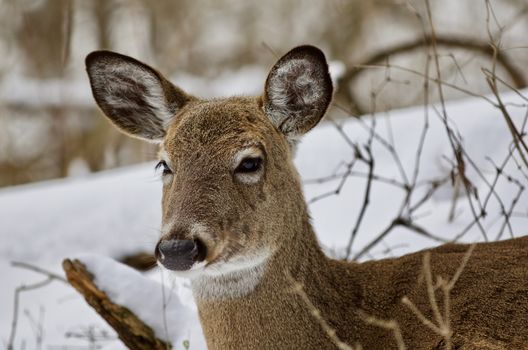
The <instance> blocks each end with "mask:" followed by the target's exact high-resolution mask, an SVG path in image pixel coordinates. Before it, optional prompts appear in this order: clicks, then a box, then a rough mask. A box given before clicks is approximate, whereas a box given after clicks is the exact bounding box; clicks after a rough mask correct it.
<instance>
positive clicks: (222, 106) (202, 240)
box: [86, 46, 528, 350]
mask: <svg viewBox="0 0 528 350" xmlns="http://www.w3.org/2000/svg"><path fill="white" fill-rule="evenodd" d="M86 63H87V69H88V74H89V76H90V81H91V85H92V90H93V93H94V97H95V99H96V101H97V103H98V104H99V106H100V107H101V109H102V110H103V112H104V113H105V114H106V115H107V116H108V117H109V119H110V120H111V121H112V122H113V123H114V124H115V125H116V126H117V127H118V128H120V129H121V130H122V131H124V132H126V133H128V134H131V135H132V136H135V137H139V138H142V139H146V140H149V141H151V142H156V143H158V144H159V145H160V163H159V166H160V167H161V168H163V199H162V209H163V215H162V218H163V223H162V237H161V239H160V241H159V243H158V245H157V247H156V256H157V258H158V261H159V263H160V265H161V266H163V267H165V268H167V269H169V270H171V271H172V272H174V273H177V274H179V275H181V276H186V277H189V278H190V279H191V284H192V288H193V294H194V296H195V299H196V302H197V304H198V309H199V313H200V319H201V323H202V326H203V328H204V332H205V336H206V339H207V343H208V346H209V348H210V349H211V350H213V349H221V350H229V349H334V348H336V345H335V339H334V340H333V339H331V337H330V336H329V332H330V333H331V332H332V330H335V332H336V335H337V337H338V338H339V339H341V340H342V341H344V342H346V343H348V344H349V345H350V346H356V345H360V346H362V347H363V349H392V348H396V344H397V343H396V342H395V337H394V334H393V333H391V332H390V331H388V330H386V329H383V328H381V327H379V326H376V325H373V324H371V323H369V322H366V320H365V315H369V316H372V317H376V318H379V319H382V320H395V321H397V322H398V325H399V327H400V329H401V333H402V336H403V340H404V342H405V345H406V346H407V348H409V349H443V348H444V346H445V344H444V343H442V342H443V341H444V338H445V337H444V336H442V335H440V334H437V333H435V332H433V331H432V330H431V329H430V328H428V327H427V326H426V325H424V323H423V322H422V321H421V320H420V319H418V318H417V317H416V315H414V314H413V313H412V312H411V311H410V310H409V308H408V307H407V306H405V305H403V304H402V301H401V300H402V298H403V297H407V298H409V300H411V301H412V302H413V303H414V305H415V306H416V307H417V308H418V309H419V310H420V311H421V313H423V315H424V316H425V317H426V318H427V319H429V320H434V317H435V315H434V314H433V312H432V311H431V309H432V306H431V302H430V297H431V295H430V294H428V289H427V286H426V284H425V282H424V277H423V274H422V273H421V271H422V255H423V253H416V254H411V255H407V256H404V257H401V258H398V259H387V260H381V261H374V262H367V263H362V264H358V263H346V262H341V261H335V260H332V259H329V258H327V257H326V256H325V255H324V254H323V252H322V251H321V249H320V247H319V245H318V243H317V239H316V236H315V234H314V232H313V230H312V227H311V225H310V219H309V215H308V211H307V208H306V204H305V201H304V197H303V193H302V189H301V185H300V181H299V176H298V174H297V171H296V169H295V167H294V165H293V153H294V149H295V145H296V143H297V140H298V138H299V137H300V136H301V135H302V134H304V133H306V132H307V131H309V130H310V129H311V128H312V127H314V126H315V125H316V124H317V123H318V122H319V120H320V119H321V118H322V116H323V115H324V113H325V111H326V109H327V107H328V104H329V103H330V100H331V96H332V84H331V80H330V77H329V74H328V66H327V64H326V60H325V58H324V55H323V54H322V52H320V51H319V50H318V49H316V48H314V47H310V46H302V47H298V48H295V49H293V50H292V51H290V52H289V53H288V54H286V55H285V56H283V57H282V58H281V59H280V60H279V61H278V62H277V63H276V64H275V66H274V67H273V68H272V70H271V72H270V74H269V76H268V79H267V81H266V84H265V89H264V94H263V96H260V97H231V98H225V99H218V100H201V99H198V98H196V97H194V96H190V95H188V94H186V93H185V92H183V91H182V90H180V89H179V88H177V87H175V86H174V85H172V84H171V83H170V82H168V80H166V79H165V78H164V77H163V76H162V75H161V74H160V73H158V72H157V71H155V70H154V69H152V68H150V67H149V66H146V65H145V64H143V63H141V62H139V61H136V60H134V59H132V58H130V57H126V56H122V55H119V54H116V53H111V52H106V51H101V52H94V53H92V54H90V55H89V56H88V57H87V60H86ZM467 249H468V247H467V246H463V245H445V246H442V247H439V248H436V249H432V250H430V253H431V269H432V273H433V275H434V276H437V275H441V276H442V277H443V278H444V279H449V278H450V277H451V276H453V275H454V274H455V273H456V271H457V268H458V266H459V265H460V264H461V262H462V258H463V256H464V254H465V252H466V250H467ZM527 266H528V239H527V238H523V239H517V240H511V241H505V242H498V243H490V244H482V245H479V246H477V247H476V248H475V250H474V252H473V254H472V256H471V258H470V260H469V262H468V264H467V266H466V268H465V270H464V271H463V273H462V274H461V275H460V278H459V280H458V281H457V283H456V285H455V288H454V289H453V290H452V293H453V297H452V299H451V302H450V303H451V307H450V308H449V310H452V311H451V315H450V318H449V320H450V321H451V329H452V331H453V336H452V339H453V345H454V346H457V347H458V348H460V349H480V348H489V349H498V348H522V346H528V332H527V330H528V282H527V281H528V268H527ZM298 285H301V286H302V292H303V293H305V294H304V295H305V296H306V297H307V299H308V301H309V303H311V304H313V307H314V308H315V310H317V311H316V315H315V316H314V314H313V313H314V309H312V308H311V306H310V304H309V303H307V301H306V300H305V299H304V298H302V294H301V293H299V289H296V291H294V287H295V286H298ZM439 292H440V291H438V290H437V291H436V294H438V293H439ZM436 294H435V295H436ZM439 297H440V295H439ZM440 299H441V298H440ZM440 301H442V300H440ZM440 305H441V302H440ZM440 307H442V305H441V306H440ZM317 314H319V316H317ZM321 320H324V321H325V322H326V323H327V325H328V327H329V329H330V330H329V329H326V330H325V329H324V328H323V327H322V325H321Z"/></svg>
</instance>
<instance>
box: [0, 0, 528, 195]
mask: <svg viewBox="0 0 528 350" xmlns="http://www.w3.org/2000/svg"><path fill="white" fill-rule="evenodd" d="M430 4H431V13H432V14H433V21H434V25H435V31H436V36H437V39H436V40H437V44H438V46H439V47H440V48H441V49H442V48H445V50H444V51H440V53H442V52H445V53H446V54H445V55H441V56H440V65H441V66H442V67H441V68H442V72H443V73H442V74H443V75H442V79H443V80H444V81H446V82H448V83H453V84H456V85H457V86H459V87H462V88H464V89H467V90H470V91H472V92H474V93H477V94H480V93H489V92H490V90H489V87H488V84H487V83H486V79H485V75H484V74H482V71H481V67H482V66H489V65H490V64H491V62H492V59H493V49H492V46H490V44H489V43H490V42H493V41H495V42H496V43H498V44H500V47H501V50H500V54H498V55H497V56H496V59H495V61H496V62H497V67H496V69H497V71H498V75H499V76H501V77H504V79H505V80H506V83H507V84H510V85H511V86H514V87H517V88H522V87H524V86H525V85H526V83H525V81H526V79H527V78H528V77H527V74H526V69H525V67H526V66H527V63H528V50H526V49H525V47H526V46H527V40H528V39H527V35H526V33H527V32H528V4H526V1H525V0H495V1H485V0H431V2H430ZM487 5H492V6H487ZM490 9H492V10H490ZM427 16H428V13H427V8H426V5H425V2H424V1H421V0H416V1H414V0H409V1H398V0H328V1H318V0H289V1H283V0H269V1H265V2H264V1H240V0H226V1H215V0H192V1H191V0H177V1H175V0H173V1H168V0H157V1H139V0H126V1H125V0H90V1H87V0H17V1H14V0H1V1H0V23H1V26H0V52H1V54H0V186H12V185H17V184H23V183H29V182H34V181H41V180H45V179H52V178H61V177H69V176H81V175H84V174H86V173H90V172H96V171H100V170H103V169H108V168H114V167H118V166H122V165H127V164H132V163H137V162H141V161H145V160H149V159H152V158H153V157H154V155H155V150H154V149H153V148H152V146H150V145H146V144H142V143H140V142H137V141H135V140H131V139H129V138H127V137H125V136H121V135H120V134H119V133H117V132H116V131H114V129H113V128H112V127H111V126H110V124H109V123H108V122H107V121H106V120H105V119H104V118H103V117H102V116H101V114H100V112H99V110H98V109H97V107H96V105H95V102H94V101H93V99H92V97H91V92H90V90H89V85H88V81H87V77H86V74H85V72H84V62H83V61H84V57H85V56H86V54H87V53H89V52H90V51H92V50H96V49H109V50H114V51H118V52H121V53H123V54H127V55H131V56H133V57H136V58H138V59H140V60H143V61H144V62H146V63H148V64H150V65H152V66H154V67H156V68H158V69H159V70H160V71H161V72H163V73H164V74H165V75H166V76H168V77H170V78H171V80H172V81H173V82H174V83H175V84H177V85H179V86H181V87H182V88H184V89H185V90H187V91H188V92H190V93H193V94H195V95H198V96H202V97H212V96H222V95H231V94H260V91H261V88H262V86H263V82H264V80H265V77H266V73H267V71H268V70H269V68H270V66H271V65H272V64H273V63H274V62H275V60H276V59H277V57H278V56H281V55H282V54H284V53H285V52H286V51H288V50H289V49H290V48H292V47H294V46H296V45H299V44H306V43H309V44H313V45H316V46H319V47H320V48H322V49H323V50H324V51H325V53H326V54H327V56H328V58H329V60H330V61H331V66H332V73H333V76H334V78H335V81H336V83H337V86H338V90H337V93H336V98H335V101H334V108H333V109H332V111H331V113H330V116H331V117H333V118H346V117H351V116H358V115H361V114H368V113H371V112H373V110H374V109H375V110H376V111H377V112H379V111H383V110H388V109H394V108H400V107H404V106H409V105H416V104H421V103H423V98H424V96H423V88H422V86H423V77H421V76H419V74H415V73H413V72H412V71H414V72H423V71H424V65H425V64H426V63H427V62H429V60H427V59H426V58H427V55H428V53H429V51H428V49H427V45H424V43H429V42H430V38H429V37H428V35H429V34H426V33H430V31H425V30H424V28H427V29H428V24H427V23H428V22H427ZM499 23H501V24H502V25H500V24H499ZM373 65H382V66H383V65H385V67H386V68H385V69H375V68H372V66H373ZM389 66H390V68H389ZM392 67H399V68H398V69H395V68H392ZM403 67H407V68H408V70H407V71H406V70H405V69H403ZM409 70H410V71H411V72H409ZM248 76H249V77H251V78H250V79H248V78H247V77H248ZM242 77H244V78H242ZM388 85H397V86H396V87H394V86H392V87H391V88H386V86H388ZM398 85H401V86H402V87H401V88H400V87H399V86H398ZM432 89H433V88H432ZM373 95H376V105H375V106H373V104H372V96H373ZM437 95H438V94H435V93H431V96H433V97H431V99H432V101H434V98H435V97H434V96H437ZM461 96H463V94H462V93H461V92H460V91H458V90H456V89H452V90H448V91H446V98H447V99H453V98H459V97H461ZM336 106H337V107H336ZM345 111H346V112H345Z"/></svg>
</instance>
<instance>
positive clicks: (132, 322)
mask: <svg viewBox="0 0 528 350" xmlns="http://www.w3.org/2000/svg"><path fill="white" fill-rule="evenodd" d="M62 267H63V269H64V272H65V273H66V278H67V279H68V282H69V283H70V284H71V285H72V286H73V287H74V288H75V289H76V290H77V291H78V292H79V293H81V294H82V295H83V296H84V298H85V299H86V301H87V302H88V304H89V305H90V306H91V307H92V308H94V310H95V311H96V312H97V313H98V314H99V315H101V317H102V318H104V319H105V320H106V322H108V324H109V325H110V326H111V327H112V328H113V329H114V330H115V331H116V332H117V335H118V336H119V339H121V341H123V343H124V344H125V345H126V346H127V347H128V348H129V349H132V350H166V349H170V348H171V345H170V344H168V343H166V342H164V341H162V340H160V339H158V338H156V335H155V334H154V331H153V330H152V328H151V327H149V326H148V325H146V324H145V323H144V322H143V321H141V320H140V319H139V318H138V317H137V316H136V315H135V314H134V313H133V312H132V311H130V310H129V309H127V308H126V307H123V306H121V305H117V304H115V303H114V302H113V301H112V300H110V299H109V298H108V296H107V295H106V293H105V292H103V291H102V290H100V289H99V288H98V287H97V286H96V285H95V283H94V276H93V275H92V274H91V273H90V272H89V271H88V270H87V269H86V267H85V266H84V265H83V264H82V263H81V262H80V261H79V260H76V259H75V260H70V259H66V260H64V261H63V262H62Z"/></svg>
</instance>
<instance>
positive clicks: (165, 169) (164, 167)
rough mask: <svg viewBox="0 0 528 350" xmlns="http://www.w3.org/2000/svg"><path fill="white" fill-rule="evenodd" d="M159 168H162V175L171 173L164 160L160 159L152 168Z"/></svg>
mask: <svg viewBox="0 0 528 350" xmlns="http://www.w3.org/2000/svg"><path fill="white" fill-rule="evenodd" d="M160 168H161V169H163V172H162V175H170V174H172V170H171V169H170V168H169V166H168V165H167V162H165V161H164V160H160V161H159V163H158V164H156V167H155V168H154V169H155V170H158V169H160Z"/></svg>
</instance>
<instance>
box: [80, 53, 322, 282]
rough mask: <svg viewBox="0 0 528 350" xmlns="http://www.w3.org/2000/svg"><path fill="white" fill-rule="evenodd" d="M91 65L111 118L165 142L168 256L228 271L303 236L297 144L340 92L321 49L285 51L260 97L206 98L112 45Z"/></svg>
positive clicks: (191, 266)
mask: <svg viewBox="0 0 528 350" xmlns="http://www.w3.org/2000/svg"><path fill="white" fill-rule="evenodd" d="M86 66H87V71H88V75H89V77H90V83H91V86H92V90H93V95H94V97H95V100H96V101H97V104H98V105H99V107H100V108H101V109H102V111H103V112H104V114H105V115H106V116H107V117H108V118H109V119H110V121H111V122H112V123H114V124H115V125H116V126H117V127H118V128H119V129H120V130H121V131H123V132H125V133H127V134H129V135H131V136H133V137H137V138H140V139H143V140H146V141H149V142H155V143H157V144H159V159H160V161H159V163H158V166H157V167H159V168H160V169H161V170H162V173H163V175H162V177H163V199H162V212H163V214H162V218H163V222H162V237H161V239H160V240H159V243H158V244H157V246H156V256H157V258H158V261H159V263H161V265H163V266H164V267H166V268H167V269H170V270H173V271H177V272H178V273H179V274H181V275H183V276H190V277H193V276H198V275H213V276H218V275H224V274H228V273H231V272H236V271H241V270H245V269H250V268H252V267H255V266H257V265H260V264H262V263H263V262H265V261H266V260H267V259H268V258H269V257H270V256H272V255H273V254H274V253H275V252H276V251H277V250H279V249H281V248H287V249H288V248H289V247H290V246H291V245H295V244H298V238H299V237H297V236H296V235H297V234H298V233H297V232H301V230H300V229H299V228H300V227H301V226H302V225H303V223H304V222H306V221H307V220H308V215H307V214H306V209H305V204H304V200H303V196H302V191H301V186H300V183H299V177H298V174H297V172H296V170H295V168H294V166H293V162H292V158H293V153H294V148H295V145H296V143H297V140H298V138H299V137H300V136H301V135H303V134H304V133H306V132H307V131H309V130H310V129H311V128H313V127H314V126H315V125H316V124H317V123H318V122H319V121H320V120H321V118H322V117H323V115H324V113H325V111H326V109H327V107H328V105H329V103H330V100H331V97H332V82H331V79H330V76H329V73H328V65H327V63H326V60H325V57H324V55H323V53H322V52H321V51H320V50H319V49H317V48H315V47H312V46H300V47H297V48H294V49H293V50H291V51H290V52H288V53H287V54H286V55H284V56H283V57H282V58H280V59H279V60H278V62H277V63H276V64H275V65H274V66H273V68H272V69H271V71H270V73H269V75H268V78H267V80H266V83H265V87H264V92H263V94H262V96H259V97H230V98H224V99H213V100H203V99H199V98H197V97H194V96H191V95H189V94H187V93H185V92H184V91H182V90H181V89H179V88H177V87H176V86H174V85H173V84H172V83H170V82H169V81H168V80H167V79H166V78H164V77H163V76H162V75H161V74H160V73H159V72H157V71H156V70H154V69H153V68H151V67H149V66H147V65H145V64H143V63H141V62H139V61H137V60H135V59H133V58H130V57H127V56H123V55H120V54H117V53H113V52H108V51H97V52H93V53H91V54H90V55H88V57H87V58H86Z"/></svg>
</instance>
